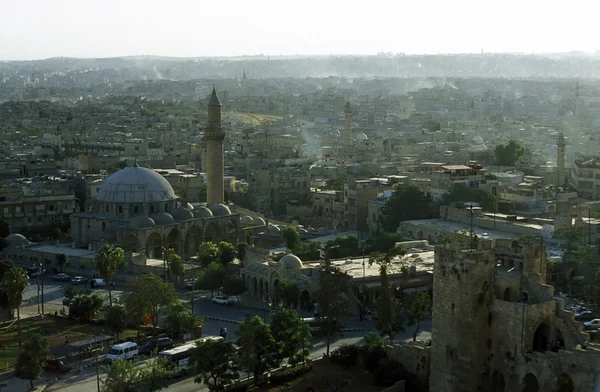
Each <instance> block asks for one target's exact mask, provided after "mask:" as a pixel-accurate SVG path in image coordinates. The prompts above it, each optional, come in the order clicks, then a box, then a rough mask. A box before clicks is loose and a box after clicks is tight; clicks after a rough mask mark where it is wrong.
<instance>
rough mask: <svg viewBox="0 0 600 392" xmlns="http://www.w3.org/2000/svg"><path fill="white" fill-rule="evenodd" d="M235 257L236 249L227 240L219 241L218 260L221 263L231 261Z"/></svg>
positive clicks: (224, 263)
mask: <svg viewBox="0 0 600 392" xmlns="http://www.w3.org/2000/svg"><path fill="white" fill-rule="evenodd" d="M236 257H237V249H236V248H235V246H233V245H232V244H230V243H229V242H225V241H221V242H220V243H219V261H220V262H221V264H223V265H225V266H226V265H228V264H230V263H233V260H235V258H236Z"/></svg>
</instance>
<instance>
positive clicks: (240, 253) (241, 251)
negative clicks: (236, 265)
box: [237, 242, 248, 263]
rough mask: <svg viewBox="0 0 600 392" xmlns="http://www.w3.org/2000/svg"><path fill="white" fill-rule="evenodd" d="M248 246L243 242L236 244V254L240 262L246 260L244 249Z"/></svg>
mask: <svg viewBox="0 0 600 392" xmlns="http://www.w3.org/2000/svg"><path fill="white" fill-rule="evenodd" d="M247 248H248V244H247V243H245V242H240V243H239V244H238V246H237V256H238V259H240V261H241V262H242V263H244V262H245V261H246V249H247Z"/></svg>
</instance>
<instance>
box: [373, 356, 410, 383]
mask: <svg viewBox="0 0 600 392" xmlns="http://www.w3.org/2000/svg"><path fill="white" fill-rule="evenodd" d="M406 373H408V372H406V370H404V368H403V367H402V365H401V364H400V362H398V361H396V360H395V359H392V358H383V359H381V360H379V363H378V367H377V369H376V370H375V371H374V372H373V379H374V380H375V382H376V383H377V384H379V385H381V386H384V387H389V386H392V385H394V384H395V383H397V382H398V381H400V380H405V379H406Z"/></svg>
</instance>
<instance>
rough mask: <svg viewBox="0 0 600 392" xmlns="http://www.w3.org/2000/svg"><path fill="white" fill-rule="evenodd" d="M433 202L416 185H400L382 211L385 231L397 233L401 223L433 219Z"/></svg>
mask: <svg viewBox="0 0 600 392" xmlns="http://www.w3.org/2000/svg"><path fill="white" fill-rule="evenodd" d="M431 216H432V213H431V202H430V201H429V199H428V198H427V195H425V194H424V193H423V192H421V190H420V189H419V188H417V187H416V186H414V185H406V184H399V185H397V186H396V189H395V190H394V192H393V193H392V196H391V197H390V198H389V199H388V201H387V203H386V204H385V206H383V207H382V209H381V219H380V221H381V224H382V226H383V228H384V230H386V231H389V232H395V231H396V230H397V229H398V226H399V225H400V222H403V221H407V220H419V219H428V218H431Z"/></svg>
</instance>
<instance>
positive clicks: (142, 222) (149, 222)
mask: <svg viewBox="0 0 600 392" xmlns="http://www.w3.org/2000/svg"><path fill="white" fill-rule="evenodd" d="M155 224H156V222H154V219H152V218H150V217H147V216H143V215H141V216H137V217H135V218H133V219H132V220H131V222H129V226H130V227H133V228H135V229H145V228H147V227H154V225H155Z"/></svg>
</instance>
